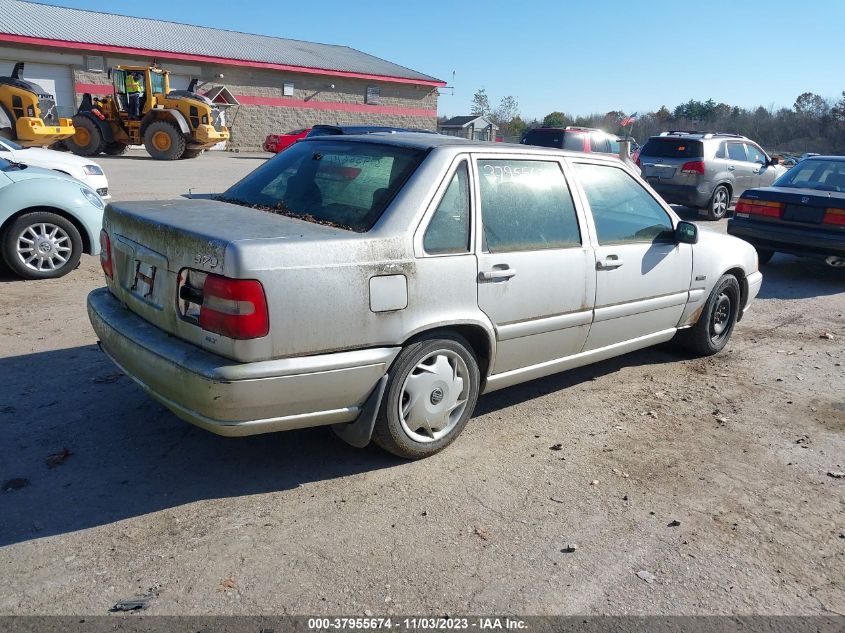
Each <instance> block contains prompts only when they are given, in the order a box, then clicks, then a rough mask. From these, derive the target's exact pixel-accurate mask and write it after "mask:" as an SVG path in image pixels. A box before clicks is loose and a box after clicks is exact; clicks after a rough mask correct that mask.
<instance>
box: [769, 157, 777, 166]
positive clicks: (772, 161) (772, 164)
mask: <svg viewBox="0 0 845 633" xmlns="http://www.w3.org/2000/svg"><path fill="white" fill-rule="evenodd" d="M767 164H769V165H771V166H773V167H774V166H775V165H780V159H779V158H774V157H772V158H770V159H769V160H768V163H767Z"/></svg>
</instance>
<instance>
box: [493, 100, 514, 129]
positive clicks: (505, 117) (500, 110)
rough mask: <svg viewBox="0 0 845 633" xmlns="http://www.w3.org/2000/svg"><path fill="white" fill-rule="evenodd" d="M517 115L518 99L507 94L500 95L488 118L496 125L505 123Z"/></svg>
mask: <svg viewBox="0 0 845 633" xmlns="http://www.w3.org/2000/svg"><path fill="white" fill-rule="evenodd" d="M518 116H519V101H517V99H516V97H513V96H511V95H508V96H507V97H502V100H501V101H499V106H498V107H497V108H496V109H495V110H494V111H493V112H491V113H490V118H492V119H493V122H494V123H495V124H497V125H503V124H504V125H507V124H508V123H510V122H511V121H513V120H514V119H515V118H517V117H518Z"/></svg>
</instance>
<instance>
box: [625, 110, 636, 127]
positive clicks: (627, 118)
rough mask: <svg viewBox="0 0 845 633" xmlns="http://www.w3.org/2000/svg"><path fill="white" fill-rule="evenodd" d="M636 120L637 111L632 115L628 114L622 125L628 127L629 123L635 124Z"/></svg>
mask: <svg viewBox="0 0 845 633" xmlns="http://www.w3.org/2000/svg"><path fill="white" fill-rule="evenodd" d="M636 120H637V113H636V112H634V114H632V115H630V116H626V117H625V118H624V119H622V127H628V126H629V125H633V124H634V121H636Z"/></svg>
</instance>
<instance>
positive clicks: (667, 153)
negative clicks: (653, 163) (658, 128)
mask: <svg viewBox="0 0 845 633" xmlns="http://www.w3.org/2000/svg"><path fill="white" fill-rule="evenodd" d="M640 156H655V157H656V158H701V157H702V156H704V145H703V144H702V142H701V141H691V140H689V139H685V138H667V137H664V136H660V137H656V138H650V139H648V141H646V144H645V145H643V148H642V149H641V150H640Z"/></svg>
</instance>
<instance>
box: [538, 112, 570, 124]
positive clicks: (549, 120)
mask: <svg viewBox="0 0 845 633" xmlns="http://www.w3.org/2000/svg"><path fill="white" fill-rule="evenodd" d="M568 122H569V118H568V117H567V116H566V115H565V114H564V113H563V112H549V113H548V114H547V115H546V116H545V117H543V127H564V126H565V125H566V124H567V123H568Z"/></svg>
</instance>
